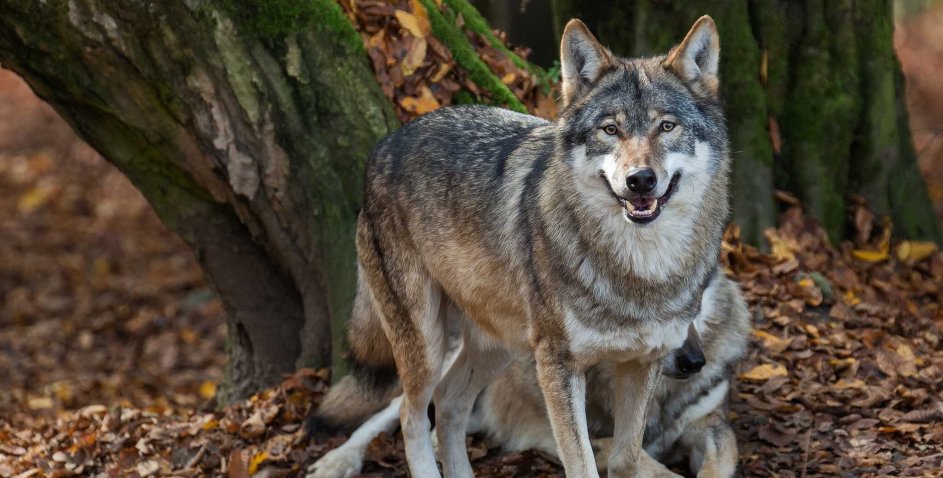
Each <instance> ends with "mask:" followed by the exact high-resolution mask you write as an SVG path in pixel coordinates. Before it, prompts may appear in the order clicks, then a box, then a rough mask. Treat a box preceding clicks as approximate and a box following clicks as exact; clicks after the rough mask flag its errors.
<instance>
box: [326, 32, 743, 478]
mask: <svg viewBox="0 0 943 478" xmlns="http://www.w3.org/2000/svg"><path fill="white" fill-rule="evenodd" d="M719 51H720V47H719V39H718V34H717V29H716V27H715V25H714V22H713V21H712V20H711V19H710V18H709V17H702V18H701V19H699V20H698V21H697V22H696V23H695V24H694V26H693V27H692V28H691V31H690V32H689V33H688V35H687V36H686V37H685V38H684V40H683V41H682V42H681V44H679V45H678V46H677V47H675V48H674V49H672V50H671V51H670V52H669V53H668V54H666V55H662V56H656V57H652V58H640V59H625V58H619V57H616V56H615V55H613V54H612V53H610V52H609V51H608V50H607V49H606V48H604V47H603V46H602V45H601V44H600V43H599V42H598V41H597V40H596V39H595V37H593V35H592V34H591V33H590V32H589V30H588V29H587V28H586V26H585V25H583V24H582V23H581V22H580V21H578V20H572V21H570V22H569V23H568V24H567V27H566V29H565V31H564V34H563V39H562V47H561V76H562V80H561V82H562V91H563V98H562V100H563V107H562V110H561V111H560V116H559V118H558V119H557V120H556V121H554V122H546V121H544V120H541V119H539V118H535V117H532V116H527V115H522V114H518V113H513V112H510V111H507V110H502V109H498V108H490V107H484V106H468V107H458V108H444V109H440V110H437V111H434V112H432V113H429V114H427V115H425V116H422V117H420V118H417V119H416V120H414V121H412V122H411V123H409V124H407V125H405V126H403V127H402V128H401V129H399V130H398V131H397V132H395V133H393V134H392V135H390V136H388V137H387V138H385V139H384V140H382V141H380V143H379V144H378V145H377V147H376V149H375V150H374V153H373V155H372V156H371V157H370V159H369V160H368V162H367V167H366V177H365V193H364V206H363V209H362V210H361V213H360V215H359V217H358V222H357V237H356V246H357V258H358V290H357V295H356V298H355V303H354V313H353V317H352V318H351V321H350V325H349V334H348V339H349V343H350V347H351V352H352V354H351V355H352V359H353V362H354V375H353V377H352V379H351V380H353V381H354V382H355V384H356V387H355V388H357V389H359V390H360V391H361V392H365V393H372V394H373V395H375V396H378V397H379V396H381V395H384V392H383V391H382V390H380V389H384V388H385V389H386V391H387V392H386V394H391V393H390V392H389V390H391V389H392V388H393V387H392V386H391V385H392V384H389V383H382V380H378V378H380V379H382V378H383V377H385V376H390V375H392V374H390V372H391V370H392V368H393V367H392V365H393V364H395V370H396V372H397V375H398V378H399V383H400V385H401V387H402V391H403V398H402V404H401V407H400V412H399V415H400V422H401V427H402V431H403V436H404V439H405V448H406V458H407V461H408V463H409V469H410V472H411V474H412V475H413V476H416V477H435V476H439V471H438V468H437V466H436V459H435V454H434V451H433V444H432V439H431V435H430V420H429V417H428V416H427V409H428V407H429V404H430V402H431V401H432V400H433V399H434V400H435V404H436V423H437V426H436V436H437V438H438V446H439V449H440V459H441V461H442V467H443V470H444V474H445V475H446V476H448V477H454V476H461V477H466V476H472V469H471V465H470V464H469V462H468V457H467V455H466V450H465V434H466V425H467V422H468V418H469V415H470V412H471V410H472V407H473V405H474V402H475V399H476V397H477V396H478V395H479V393H480V392H481V390H482V389H484V387H485V386H487V385H488V384H489V383H490V382H491V381H492V380H494V379H495V378H496V377H497V376H498V374H500V372H501V371H502V370H503V369H504V368H505V367H506V366H507V365H508V364H510V363H511V362H512V359H513V357H514V355H515V352H520V351H523V352H525V353H528V354H530V355H531V356H532V357H533V358H534V361H535V369H536V376H537V380H538V384H539V386H540V389H541V391H542V395H543V397H544V400H545V407H546V410H547V415H548V418H549V421H550V424H551V429H552V431H553V437H554V440H555V443H556V447H557V452H558V455H559V457H560V461H561V462H562V464H563V466H564V468H565V470H566V472H567V474H568V475H570V476H590V477H592V476H598V474H597V469H596V465H595V462H594V456H593V451H592V448H591V445H590V439H589V429H588V423H587V419H586V415H585V401H586V370H587V369H588V368H589V367H590V366H593V365H596V364H600V363H607V364H609V365H608V366H611V367H612V372H611V374H612V382H613V395H612V397H611V399H612V401H613V402H612V415H613V438H612V446H611V453H610V454H609V458H608V473H609V476H614V477H615V476H636V475H637V474H641V475H645V476H649V475H653V474H655V472H653V471H651V469H654V467H656V466H660V465H658V463H657V462H654V460H651V458H650V457H648V455H647V454H644V453H642V434H643V431H644V425H645V410H646V409H647V407H648V402H649V400H650V398H651V396H652V394H653V393H654V391H655V388H656V384H657V383H656V382H657V380H656V379H657V378H658V376H659V374H660V371H661V362H662V359H663V358H664V357H665V356H667V355H668V353H669V352H670V351H672V350H674V349H678V348H679V347H681V345H682V344H683V343H684V341H685V339H686V336H687V333H688V329H689V326H690V324H691V323H692V321H693V320H694V317H695V316H696V314H697V310H698V308H699V306H700V303H701V296H702V294H703V292H704V289H705V288H706V286H707V283H708V280H709V279H710V277H711V274H712V272H713V271H714V270H715V269H716V267H717V265H716V263H717V257H718V252H719V247H720V241H721V234H722V232H723V229H724V225H725V223H726V220H727V215H728V209H729V205H728V197H727V186H728V175H729V168H730V164H729V163H730V159H729V155H728V151H727V134H726V127H725V125H724V119H723V114H722V110H721V105H720V100H719V98H718V75H717V70H718V59H719ZM453 304H454V305H455V306H456V307H458V308H459V309H460V310H461V311H462V313H463V314H464V317H466V318H467V319H466V320H464V321H463V323H462V344H463V345H462V348H461V351H460V352H459V354H458V356H457V357H456V358H455V361H454V363H452V364H451V365H450V366H449V367H448V368H447V369H446V368H445V367H444V365H445V357H446V351H447V349H448V345H447V343H448V333H447V323H448V320H447V311H448V309H449V307H450V306H451V305H453ZM443 371H444V374H443V373H442V372H443ZM371 389H372V390H373V392H370V390H371ZM337 397H343V393H342V392H338V394H337ZM337 397H335V398H334V399H331V400H327V401H326V406H324V407H322V412H323V413H321V417H322V418H323V419H324V420H325V421H330V420H331V419H332V414H331V411H332V410H334V411H336V410H337V407H334V408H333V409H332V408H331V404H334V405H337V400H338V398H337ZM381 407H382V406H381ZM381 407H378V408H381ZM355 411H361V412H368V413H372V411H368V410H365V409H364V410H353V411H349V412H348V414H351V413H353V412H355ZM374 411H375V410H374ZM333 418H334V419H336V418H340V417H339V416H338V415H334V416H333Z"/></svg>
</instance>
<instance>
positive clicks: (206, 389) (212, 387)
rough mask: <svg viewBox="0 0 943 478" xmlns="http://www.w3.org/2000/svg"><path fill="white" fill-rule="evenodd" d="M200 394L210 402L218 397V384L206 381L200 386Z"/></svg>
mask: <svg viewBox="0 0 943 478" xmlns="http://www.w3.org/2000/svg"><path fill="white" fill-rule="evenodd" d="M197 393H199V394H200V397H203V399H204V400H209V399H211V398H213V397H215V396H216V382H214V381H212V380H205V381H203V383H201V384H200V389H199V390H198V391H197Z"/></svg>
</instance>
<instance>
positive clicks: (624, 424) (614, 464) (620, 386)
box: [609, 361, 676, 478]
mask: <svg viewBox="0 0 943 478" xmlns="http://www.w3.org/2000/svg"><path fill="white" fill-rule="evenodd" d="M615 371H616V373H615V387H613V393H614V396H613V400H612V413H613V418H614V422H613V437H612V449H611V450H610V452H609V476H610V477H613V478H635V477H644V478H648V477H650V476H676V475H674V474H673V473H670V472H668V473H669V474H664V473H663V472H662V471H661V470H664V471H667V469H665V468H664V467H663V466H662V467H658V466H655V465H657V462H655V463H652V462H653V461H654V460H653V459H652V458H651V457H649V456H648V454H647V453H645V452H644V451H643V450H642V437H643V434H644V433H645V413H646V410H647V409H648V402H649V401H650V400H651V398H652V395H653V394H654V393H655V385H656V383H657V380H658V376H659V373H660V372H661V361H654V362H640V361H635V362H623V363H619V364H616V367H615Z"/></svg>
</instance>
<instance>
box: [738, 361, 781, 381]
mask: <svg viewBox="0 0 943 478" xmlns="http://www.w3.org/2000/svg"><path fill="white" fill-rule="evenodd" d="M788 374H789V372H788V371H787V370H786V367H785V366H783V365H782V364H778V363H777V364H768V363H765V364H762V365H757V366H756V367H753V368H752V369H750V370H748V371H746V372H744V373H742V374H740V378H742V379H745V380H755V381H766V380H769V379H771V378H773V377H784V376H786V375H788Z"/></svg>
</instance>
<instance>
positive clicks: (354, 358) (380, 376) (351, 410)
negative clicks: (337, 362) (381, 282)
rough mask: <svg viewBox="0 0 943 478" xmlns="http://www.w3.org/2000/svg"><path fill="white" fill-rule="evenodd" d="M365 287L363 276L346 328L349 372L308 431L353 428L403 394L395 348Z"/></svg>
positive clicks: (329, 397)
mask: <svg viewBox="0 0 943 478" xmlns="http://www.w3.org/2000/svg"><path fill="white" fill-rule="evenodd" d="M366 288H367V285H366V284H364V282H363V279H362V278H361V279H360V280H359V281H358V285H357V298H356V299H355V300H354V309H353V313H352V316H351V318H350V322H349V323H348V328H347V342H348V344H349V354H350V356H349V362H350V374H349V375H347V376H345V377H344V378H342V379H341V380H339V381H338V382H337V383H335V384H334V385H332V386H331V388H330V389H329V390H328V392H327V394H326V395H325V396H324V399H323V400H322V401H321V405H320V406H319V407H318V410H317V412H315V415H314V417H312V419H311V420H310V421H309V422H308V432H309V433H313V432H326V433H333V432H335V431H338V430H348V429H352V428H354V427H356V426H358V425H360V424H361V423H362V422H363V421H364V420H366V419H367V418H368V417H369V416H371V415H373V414H374V413H376V412H378V411H380V410H381V409H383V408H384V407H386V406H387V405H389V403H390V400H392V399H393V398H394V397H395V396H396V395H398V394H399V393H400V387H399V379H398V377H397V375H396V364H395V363H394V361H393V351H392V349H391V348H390V343H389V341H388V340H387V338H386V335H385V334H384V333H383V329H382V327H381V326H380V320H381V319H380V316H379V312H378V311H377V310H376V308H375V306H374V304H373V301H372V300H371V299H370V295H369V291H367V290H366Z"/></svg>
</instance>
